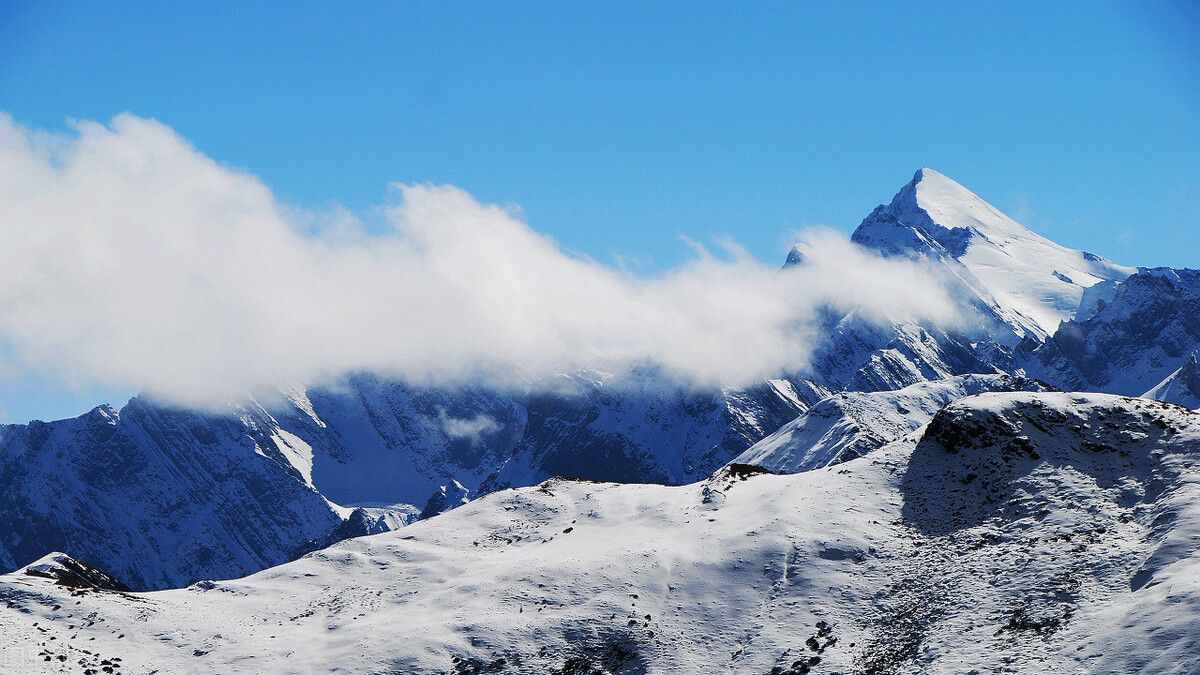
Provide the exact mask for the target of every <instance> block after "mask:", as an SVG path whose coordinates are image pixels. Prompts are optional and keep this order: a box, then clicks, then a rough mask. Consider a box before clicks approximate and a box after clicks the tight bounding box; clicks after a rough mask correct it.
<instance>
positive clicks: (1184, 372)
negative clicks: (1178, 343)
mask: <svg viewBox="0 0 1200 675" xmlns="http://www.w3.org/2000/svg"><path fill="white" fill-rule="evenodd" d="M1142 396H1144V397H1146V398H1152V399H1154V400H1156V401H1164V402H1166V403H1174V404H1175V405H1179V406H1183V407H1184V408H1191V409H1192V410H1200V352H1192V353H1191V355H1190V356H1188V358H1187V360H1186V361H1184V362H1183V365H1182V366H1180V367H1179V369H1178V370H1176V371H1175V372H1173V373H1171V374H1170V375H1168V376H1166V378H1164V379H1163V381H1162V382H1159V383H1158V384H1156V385H1154V387H1152V388H1151V389H1150V391H1147V392H1146V393H1144V394H1142Z"/></svg>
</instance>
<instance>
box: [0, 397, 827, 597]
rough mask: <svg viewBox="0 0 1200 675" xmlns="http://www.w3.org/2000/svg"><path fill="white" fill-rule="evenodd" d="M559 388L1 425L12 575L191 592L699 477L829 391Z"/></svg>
mask: <svg viewBox="0 0 1200 675" xmlns="http://www.w3.org/2000/svg"><path fill="white" fill-rule="evenodd" d="M567 379H570V384H571V386H569V387H568V386H558V387H556V388H555V390H554V392H553V393H538V394H535V395H531V394H524V395H518V394H514V393H511V392H495V391H488V390H484V389H480V388H471V387H463V388H457V389H422V388H417V387H411V386H407V385H404V384H401V383H397V382H390V381H386V380H382V379H380V378H377V377H372V376H368V375H358V376H355V377H352V378H348V379H347V380H346V381H345V382H344V383H341V384H340V385H339V386H337V387H331V388H324V389H312V390H308V391H304V390H296V391H290V392H287V395H286V396H284V397H281V400H279V401H273V402H272V403H271V404H270V405H269V406H267V407H264V405H260V404H248V405H244V406H233V407H231V408H230V409H229V410H228V411H227V412H226V413H223V414H199V413H193V412H188V411H183V410H177V409H173V408H169V407H164V406H160V405H156V404H154V403H152V402H149V401H146V400H143V399H134V400H133V401H131V402H130V403H129V404H127V405H126V406H125V407H124V408H123V409H122V410H121V411H119V412H118V411H116V410H113V409H112V408H109V407H101V408H97V409H96V410H94V411H92V412H91V413H89V414H87V415H84V416H81V417H79V418H76V419H72V420H62V421H58V422H51V423H42V422H33V423H30V424H28V425H8V426H0V512H2V513H4V514H5V521H4V527H3V528H0V571H9V570H13V569H16V568H17V567H18V566H20V565H23V564H26V563H28V562H30V561H32V560H35V559H37V558H39V557H41V556H43V555H44V554H46V553H48V552H50V551H56V550H57V551H64V552H66V553H69V554H71V555H73V556H76V557H79V558H82V559H85V560H88V561H89V562H91V563H93V564H96V565H98V566H100V567H102V568H104V569H108V570H111V571H112V572H113V573H114V574H116V575H117V576H119V577H121V578H122V579H124V580H125V581H126V583H128V584H129V585H130V586H131V587H133V588H136V589H139V590H145V589H155V588H164V587H172V586H181V585H186V584H188V583H190V582H192V581H195V580H197V579H202V578H217V579H224V578H230V577H237V576H242V575H245V574H249V573H251V572H254V571H257V570H260V569H263V568H265V567H268V566H271V565H277V564H279V563H282V562H285V561H288V560H292V559H294V558H296V557H297V556H299V555H301V554H302V553H304V552H307V551H309V550H312V549H313V548H314V547H318V546H324V545H328V544H329V543H332V542H333V541H336V540H338V539H341V538H344V537H347V536H356V535H361V534H365V533H372V532H379V531H383V530H386V529H395V528H396V527H400V526H403V525H404V524H406V523H407V522H409V521H410V520H412V519H413V518H415V517H417V516H418V515H419V514H422V513H424V514H426V515H429V514H435V513H439V512H441V511H443V510H446V509H448V508H452V507H453V506H456V505H459V504H461V503H462V502H463V501H464V499H470V498H474V497H476V496H478V495H479V494H481V493H486V492H488V491H490V490H494V489H498V488H503V487H509V486H523V485H532V484H536V483H538V482H540V481H542V480H545V479H546V478H549V477H551V476H555V475H570V476H575V477H582V478H592V479H608V480H620V481H630V482H663V483H683V482H689V481H694V480H697V479H698V478H700V477H703V476H706V475H708V474H709V473H711V472H712V471H713V470H714V469H716V468H717V467H720V466H721V465H723V464H724V463H725V462H727V461H729V460H730V459H731V458H733V457H735V456H736V455H737V454H738V453H740V452H742V451H743V450H745V449H746V448H748V447H749V446H750V445H752V444H753V443H754V442H756V441H758V440H759V439H761V438H762V437H763V436H765V435H767V434H768V433H770V432H771V431H774V430H775V429H776V428H778V427H779V426H780V425H781V424H783V423H784V422H786V421H788V420H790V419H792V418H794V417H795V416H796V415H798V414H799V413H801V412H803V411H804V410H805V409H807V407H808V405H809V404H810V403H812V402H815V401H816V400H818V399H820V398H821V397H822V396H824V395H825V394H826V393H828V392H827V391H826V390H824V389H822V388H819V387H814V386H812V385H810V384H808V383H806V382H803V381H799V380H797V381H792V380H782V379H780V380H771V381H769V382H765V383H763V384H762V385H760V386H758V387H751V388H749V389H742V390H722V391H699V392H698V391H686V390H683V389H680V388H679V387H678V386H677V385H669V384H666V383H664V382H662V381H660V380H657V379H655V378H654V377H651V376H648V377H646V378H643V379H641V380H639V381H638V382H616V381H612V379H611V378H607V379H606V378H600V377H596V378H587V377H583V376H576V377H572V378H567ZM350 507H356V510H353V511H352V510H351V508H350Z"/></svg>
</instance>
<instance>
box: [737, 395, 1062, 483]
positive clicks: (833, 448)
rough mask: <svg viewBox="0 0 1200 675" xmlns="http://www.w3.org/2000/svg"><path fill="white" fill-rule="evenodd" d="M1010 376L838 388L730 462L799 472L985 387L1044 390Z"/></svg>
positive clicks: (880, 442) (853, 453) (856, 453)
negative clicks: (880, 388)
mask: <svg viewBox="0 0 1200 675" xmlns="http://www.w3.org/2000/svg"><path fill="white" fill-rule="evenodd" d="M1046 389H1047V388H1046V387H1045V385H1043V384H1042V383H1040V382H1037V381H1036V380H1031V379H1029V378H1025V377H1014V376H1012V375H959V376H956V377H948V378H946V379H942V380H935V381H930V382H919V383H917V384H910V385H909V386H907V387H904V388H903V389H897V390H894V391H870V392H858V391H848V392H838V393H836V394H831V395H830V396H828V397H826V398H823V399H821V400H820V401H818V402H817V403H816V404H815V405H813V406H812V407H811V408H809V409H808V410H806V411H805V412H803V413H801V414H800V416H798V417H797V418H796V419H794V420H792V421H791V422H788V423H787V424H785V425H783V426H782V427H780V428H779V430H778V431H776V432H775V433H773V434H771V435H770V436H767V437H766V438H764V439H762V440H761V441H759V442H757V443H755V444H754V445H752V446H750V448H749V449H748V450H746V451H745V452H743V453H742V454H740V455H738V456H737V457H736V458H735V459H734V460H733V463H736V464H747V465H753V466H759V467H762V468H764V469H767V470H768V471H771V472H773V473H799V472H801V471H812V470H813V469H821V468H824V467H827V466H830V465H833V464H840V463H841V462H846V461H849V460H851V459H855V458H857V457H862V456H863V455H866V454H867V453H869V452H872V451H874V450H876V449H878V448H881V447H883V446H884V445H886V444H888V443H891V442H892V441H895V440H897V439H899V438H901V437H903V436H906V435H908V434H910V433H912V432H913V431H915V430H916V429H918V428H919V427H921V426H923V425H924V424H925V423H926V422H928V421H929V420H930V419H931V418H932V417H933V415H934V413H936V412H937V411H939V410H941V409H942V408H943V407H945V406H946V405H947V404H949V403H951V402H953V401H956V400H958V399H960V398H964V397H966V396H973V395H975V394H981V393H983V392H989V391H1046Z"/></svg>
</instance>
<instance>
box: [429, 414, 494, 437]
mask: <svg viewBox="0 0 1200 675" xmlns="http://www.w3.org/2000/svg"><path fill="white" fill-rule="evenodd" d="M438 422H439V423H440V424H441V425H442V432H443V433H444V434H446V436H447V437H448V438H452V439H455V440H467V441H470V443H471V444H472V445H476V444H478V443H479V442H480V441H482V440H483V438H484V436H487V435H488V434H493V433H495V432H497V431H499V430H500V423H499V422H497V421H496V420H495V419H494V418H492V417H490V416H488V415H484V414H483V413H479V414H477V415H475V416H473V417H451V416H450V415H449V414H448V413H447V412H446V410H445V409H444V408H438Z"/></svg>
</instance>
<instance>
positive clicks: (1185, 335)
mask: <svg viewBox="0 0 1200 675" xmlns="http://www.w3.org/2000/svg"><path fill="white" fill-rule="evenodd" d="M1197 349H1200V270H1191V269H1171V268H1165V267H1159V268H1151V269H1145V268H1144V269H1141V270H1139V271H1138V273H1137V274H1134V275H1132V276H1130V277H1129V278H1128V279H1125V280H1124V281H1121V282H1119V283H1115V282H1114V283H1105V284H1102V285H1097V286H1096V287H1095V290H1094V291H1091V290H1090V291H1089V293H1088V294H1087V296H1086V297H1085V302H1084V305H1083V311H1082V312H1081V313H1080V316H1079V318H1078V319H1077V320H1073V321H1067V322H1064V323H1063V325H1062V326H1061V327H1060V328H1059V329H1058V331H1057V332H1056V333H1055V334H1054V336H1053V337H1052V338H1051V339H1050V340H1048V341H1047V342H1046V344H1044V345H1041V346H1039V347H1037V348H1036V350H1034V351H1033V352H1032V353H1031V354H1022V355H1019V361H1020V364H1021V365H1022V366H1023V367H1024V368H1025V370H1026V371H1027V372H1029V373H1030V374H1031V375H1033V376H1034V377H1038V378H1041V379H1043V380H1046V381H1047V382H1050V383H1051V384H1053V385H1055V386H1057V387H1059V388H1060V389H1065V390H1072V391H1103V392H1110V393H1117V394H1126V395H1134V396H1136V395H1139V394H1142V393H1144V392H1146V391H1148V390H1149V389H1151V388H1152V387H1155V386H1156V385H1158V384H1159V383H1160V382H1162V381H1163V380H1164V379H1165V378H1166V377H1167V376H1169V375H1170V374H1171V373H1173V372H1174V371H1175V370H1176V369H1178V368H1179V367H1180V366H1182V365H1183V363H1184V361H1185V360H1186V359H1187V358H1188V356H1189V355H1190V354H1191V353H1192V352H1194V351H1195V350H1197Z"/></svg>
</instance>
